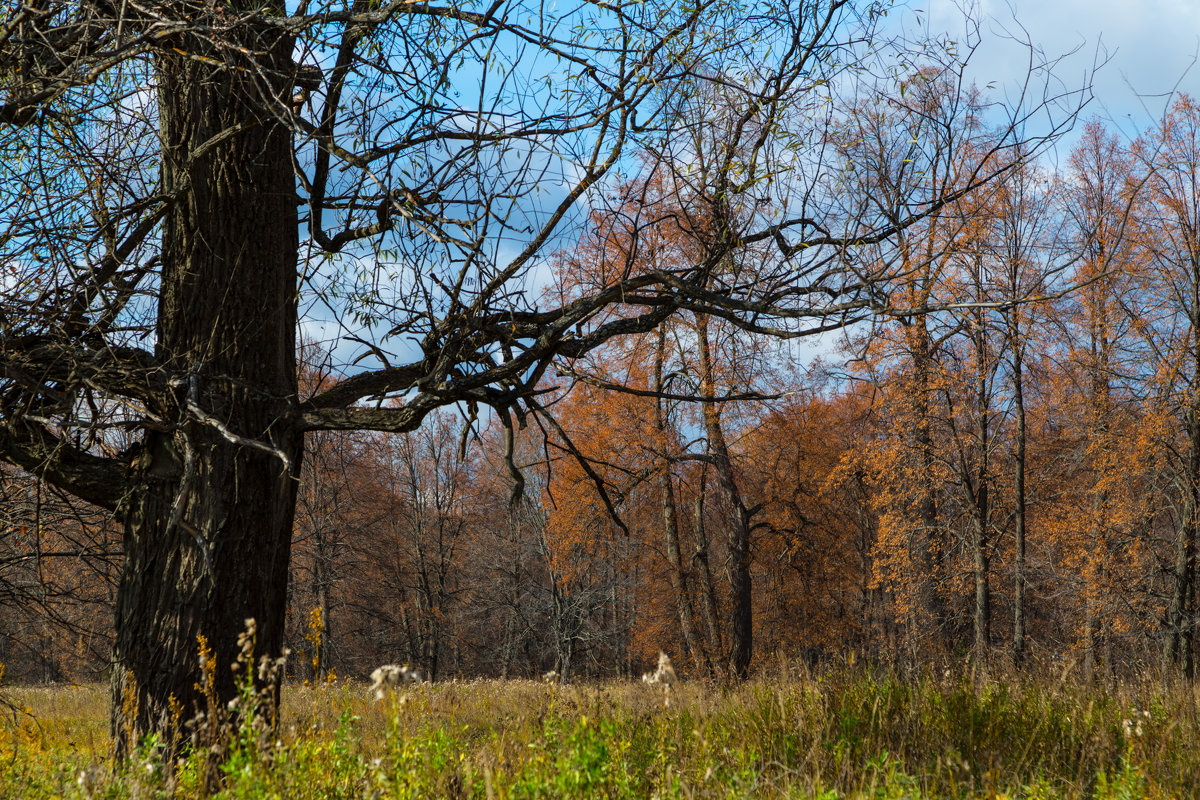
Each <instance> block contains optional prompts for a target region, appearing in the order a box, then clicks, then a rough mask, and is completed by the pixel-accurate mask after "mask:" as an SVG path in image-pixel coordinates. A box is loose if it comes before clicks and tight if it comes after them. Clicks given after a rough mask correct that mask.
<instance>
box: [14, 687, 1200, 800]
mask: <svg viewBox="0 0 1200 800" xmlns="http://www.w3.org/2000/svg"><path fill="white" fill-rule="evenodd" d="M0 700H2V701H3V703H4V709H5V721H4V724H3V726H2V728H0V759H2V762H0V797H5V798H58V797H66V798H159V797H162V798H166V797H182V798H193V797H205V796H217V797H222V798H322V800H324V799H325V798H412V799H413V800H417V798H479V799H480V800H500V799H502V798H514V799H515V798H547V800H549V799H550V798H740V797H745V798H821V799H822V800H826V799H828V800H832V798H880V799H881V800H882V799H885V798H923V797H929V798H1060V797H1061V798H1097V799H1098V800H1099V799H1102V798H1103V799H1107V798H1113V799H1114V800H1115V798H1131V799H1132V798H1171V797H1180V798H1183V797H1192V796H1197V795H1198V794H1200V790H1198V789H1197V787H1198V785H1200V725H1198V721H1200V720H1198V715H1197V709H1198V703H1197V693H1196V691H1195V690H1194V689H1193V688H1192V687H1187V686H1178V687H1167V688H1164V687H1163V685H1162V684H1161V683H1160V682H1158V681H1151V680H1146V681H1142V682H1139V681H1126V682H1120V683H1116V684H1109V685H1107V686H1101V685H1093V686H1087V685H1083V684H1081V683H1080V682H1078V681H1076V680H1073V679H1072V676H1071V675H1070V674H1067V675H1065V676H1063V675H1059V676H1056V677H1049V676H1042V677H1038V678H1032V677H1022V678H1015V677H1011V676H1009V677H1001V678H998V677H988V678H985V677H981V676H979V675H977V674H972V673H971V672H970V671H969V670H965V671H959V672H957V673H953V672H952V671H949V670H945V671H941V672H930V673H927V674H921V675H901V674H895V673H890V672H883V673H881V672H873V671H871V670H868V669H863V668H861V667H857V666H845V665H843V666H841V667H838V668H836V669H831V670H826V671H813V672H809V671H800V672H796V671H795V670H787V669H783V668H780V669H777V670H775V671H774V674H764V675H760V676H759V677H758V678H757V679H754V680H752V681H750V682H748V683H745V684H741V685H737V686H732V687H722V686H716V685H706V684H702V683H696V682H684V683H682V684H680V685H678V686H676V687H675V689H674V690H672V691H670V692H669V693H666V692H664V691H662V690H661V689H659V688H656V687H651V686H646V685H643V684H641V683H633V682H615V681H608V682H596V683H581V684H573V685H566V686H559V685H547V684H541V683H536V682H533V681H471V682H447V683H437V684H421V685H417V686H414V687H412V688H409V689H407V690H403V691H398V692H396V693H394V694H390V695H389V696H387V697H385V698H384V699H383V700H382V701H376V700H375V699H374V697H372V696H370V695H369V693H368V692H367V689H366V687H365V685H364V684H362V683H358V682H345V681H335V682H331V683H330V684H328V685H325V686H320V687H311V686H302V685H301V686H285V687H284V691H283V706H282V709H281V712H280V718H279V723H278V725H276V726H271V725H265V724H263V721H262V720H257V721H256V720H253V719H245V720H243V722H242V723H241V724H240V725H239V726H238V727H237V728H236V729H234V730H229V731H226V733H227V735H228V738H227V739H226V740H225V741H224V742H223V743H222V750H221V752H222V756H221V759H220V762H221V763H220V767H219V769H220V772H221V776H222V786H221V788H220V789H219V790H218V791H217V792H216V794H215V795H209V794H208V792H207V790H206V788H205V781H204V780H203V772H204V768H205V756H204V752H202V751H204V750H205V747H199V748H194V749H193V750H192V751H191V752H190V753H184V754H183V755H181V756H180V757H179V759H178V760H177V762H176V764H175V765H174V766H173V767H169V766H168V765H166V764H164V763H163V758H162V756H161V749H160V748H157V747H156V746H155V743H154V742H147V743H146V744H145V745H144V746H143V747H141V748H140V749H139V750H138V752H136V753H135V754H134V755H133V756H132V757H131V758H129V759H127V760H126V761H124V762H122V763H112V761H111V760H110V759H109V758H108V755H107V749H108V730H107V720H108V696H107V687H105V686H99V685H89V686H71V687H53V688H20V687H4V688H2V689H0Z"/></svg>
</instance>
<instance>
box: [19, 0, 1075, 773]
mask: <svg viewBox="0 0 1200 800" xmlns="http://www.w3.org/2000/svg"><path fill="white" fill-rule="evenodd" d="M884 10H885V8H884V6H881V5H880V4H878V3H870V4H868V3H856V2H851V0H796V2H793V3H788V4H785V5H784V6H782V7H779V8H776V9H773V11H772V13H771V14H769V15H762V14H758V13H755V12H753V11H752V10H751V9H749V8H746V7H743V6H740V5H738V4H731V3H728V2H724V0H720V1H718V0H711V1H706V2H702V3H700V4H694V5H678V4H674V3H664V2H651V3H643V2H630V3H619V4H616V5H614V4H607V3H605V4H593V3H586V2H585V3H581V4H579V5H578V6H576V7H574V8H572V9H570V10H568V11H561V10H560V11H556V12H555V13H554V14H553V15H551V14H549V13H548V12H547V11H546V10H545V9H543V8H541V7H540V6H537V5H536V4H532V5H530V4H525V3H522V2H519V0H514V1H513V2H505V0H498V1H497V2H495V3H491V4H490V5H487V7H484V6H482V5H481V6H479V7H478V8H473V7H472V8H468V7H465V6H462V5H455V4H451V5H445V6H436V5H429V4H419V3H418V4H413V3H410V2H407V0H395V2H384V3H370V2H365V1H361V0H356V2H353V3H340V2H305V3H300V4H299V5H298V6H293V5H291V4H285V3H283V2H281V0H236V1H235V2H230V3H200V2H172V3H151V4H149V5H146V4H134V5H129V4H115V5H114V4H106V3H83V4H79V3H67V2H47V3H42V4H36V5H28V6H26V5H21V6H14V7H11V8H6V9H5V11H4V12H3V16H0V75H2V76H3V80H2V86H3V88H2V89H0V91H2V93H3V99H2V100H0V124H2V125H3V127H2V128H0V152H3V154H4V158H3V162H2V163H3V166H0V186H3V187H4V188H3V194H2V196H0V208H2V209H3V211H2V212H0V265H2V269H3V270H4V273H5V281H6V286H8V287H9V289H8V291H7V292H6V296H5V299H4V303H3V308H2V322H0V324H2V325H3V327H4V337H3V340H2V344H0V376H2V378H0V380H2V385H0V420H2V424H0V457H3V458H4V459H5V460H6V461H8V462H10V463H12V464H15V465H17V466H20V467H21V468H23V469H26V470H28V471H31V472H33V473H35V474H36V475H37V476H39V477H40V478H42V479H43V480H45V481H47V482H49V483H51V484H54V485H56V486H58V487H60V488H62V489H63V490H64V491H67V492H70V493H73V494H75V495H77V496H78V497H80V498H82V499H84V500H87V501H89V502H92V503H94V504H96V505H98V506H100V507H102V508H106V509H108V510H110V511H112V512H113V513H115V514H116V515H117V517H118V518H119V520H120V521H121V524H122V525H123V526H124V542H123V550H124V569H123V573H122V578H121V582H120V588H119V593H118V600H117V615H116V651H115V653H116V654H115V661H114V669H113V677H114V682H113V691H114V694H115V697H117V698H121V697H127V698H129V699H130V700H129V702H126V703H121V702H117V703H114V704H113V731H114V734H115V739H116V743H117V749H118V750H119V751H123V750H125V749H127V748H128V747H129V746H130V745H131V744H132V743H133V742H131V741H129V738H128V737H130V736H133V737H135V738H136V737H138V736H140V735H142V734H144V733H147V732H152V731H156V732H161V733H163V734H164V736H165V739H166V740H167V741H168V742H171V741H174V739H175V735H176V733H177V732H176V731H174V730H172V725H173V723H172V719H173V718H176V717H173V715H172V713H171V707H172V705H173V704H176V703H178V704H182V706H183V707H184V708H185V709H188V708H191V707H192V706H194V705H195V704H196V703H197V702H198V700H199V697H198V695H197V690H196V689H195V685H196V674H197V666H198V661H197V659H198V656H197V643H198V639H199V637H204V639H205V640H206V641H207V642H208V643H209V645H210V646H211V647H212V648H213V651H214V654H215V658H216V659H217V660H218V661H219V662H221V663H223V664H227V663H229V662H231V661H232V660H233V659H234V656H235V651H236V641H235V638H236V633H237V630H238V629H240V628H241V627H242V626H243V624H244V620H245V619H247V618H253V619H255V620H256V621H257V643H256V647H257V649H258V652H259V653H261V654H264V655H269V656H276V655H278V654H279V653H280V650H281V647H282V642H283V637H284V628H285V603H286V591H287V583H288V578H287V569H288V563H289V556H290V547H291V539H292V534H293V520H294V510H295V498H296V488H297V484H296V478H297V475H298V471H299V469H300V465H301V463H302V460H303V450H304V446H303V437H304V434H305V433H306V432H309V431H317V430H352V429H370V430H381V431H389V432H397V433H402V432H408V431H412V430H415V429H417V428H418V427H420V425H421V422H422V420H423V419H424V418H425V417H427V416H428V415H429V414H430V413H431V412H433V411H434V410H436V409H438V408H443V407H446V406H448V405H452V404H455V403H463V404H466V405H467V406H469V407H480V406H490V407H492V408H494V409H496V413H497V414H498V415H499V416H501V417H503V418H506V419H507V418H509V417H510V416H511V415H512V414H514V413H515V412H517V411H521V410H524V409H523V406H522V404H523V403H525V400H526V398H529V397H531V396H533V395H534V394H535V393H536V392H537V391H538V387H539V385H540V382H541V379H542V377H543V376H544V375H546V374H547V370H549V369H550V367H551V365H552V363H553V362H554V361H555V360H557V359H562V358H565V359H571V358H576V357H579V356H581V355H584V354H586V353H587V352H589V351H590V350H593V349H595V348H596V347H599V346H601V345H602V344H604V343H605V342H607V341H609V340H610V339H612V338H614V337H617V336H620V335H626V334H631V333H639V332H648V331H650V330H652V329H653V328H654V327H655V326H657V325H658V324H660V323H661V322H663V321H664V320H666V319H667V318H668V317H670V316H671V315H672V314H673V313H675V312H676V311H677V310H679V309H681V308H688V309H690V310H692V311H694V312H699V313H708V314H711V315H713V316H717V317H720V318H722V319H725V320H727V321H728V322H729V323H730V324H735V325H740V326H743V327H744V328H746V329H748V330H752V331H757V332H764V333H766V332H778V333H781V334H786V335H793V334H795V333H796V330H795V328H796V323H794V322H793V321H797V320H812V319H814V318H818V319H823V320H824V319H843V318H845V316H846V314H847V313H848V312H850V311H853V310H856V309H857V310H859V311H860V312H861V313H864V314H865V313H869V311H870V310H871V309H875V308H878V307H879V306H880V305H881V299H880V295H879V293H878V292H876V291H874V287H875V285H876V282H875V278H876V276H875V275H865V276H864V275H863V274H862V273H861V272H860V271H859V270H858V268H857V264H858V262H857V260H856V259H855V258H852V257H851V253H852V251H853V250H854V249H855V248H857V247H859V246H860V245H861V244H862V243H864V242H882V241H886V240H889V239H891V238H892V237H894V236H895V235H896V234H897V233H898V232H899V231H901V230H903V229H905V228H906V227H908V226H910V225H912V224H913V223H914V222H916V221H917V220H920V219H922V218H924V217H926V216H928V215H929V214H931V213H933V212H934V211H936V209H938V208H940V207H941V205H942V204H943V203H944V202H945V201H946V200H947V199H948V196H947V194H946V187H945V186H927V187H925V191H923V192H922V193H921V195H920V197H919V198H915V199H914V202H912V203H911V204H910V205H909V206H907V207H906V208H905V209H904V210H903V213H902V214H900V215H899V216H895V215H892V216H887V215H882V214H880V213H877V211H875V210H873V209H870V208H867V207H863V208H857V209H847V208H845V207H843V206H841V205H840V204H839V193H838V192H837V191H834V190H833V187H836V179H835V176H834V175H833V174H832V172H831V170H830V169H828V168H827V165H826V162H825V160H824V153H823V148H822V146H821V141H822V135H823V131H824V130H825V128H826V126H827V125H828V123H829V114H830V113H832V112H831V111H829V109H831V108H833V107H834V104H832V103H830V102H829V99H830V94H831V93H833V92H835V91H836V92H840V91H844V90H847V89H848V87H849V88H852V87H853V86H855V85H858V82H859V81H861V80H863V79H864V76H871V75H873V74H874V75H877V76H878V77H879V80H880V81H881V82H885V83H886V81H887V77H886V76H887V74H888V72H887V68H886V64H881V63H880V62H879V60H878V59H879V58H880V57H881V56H880V54H882V53H885V52H887V53H890V52H896V51H904V50H906V49H910V48H908V47H907V46H906V45H905V44H904V43H902V42H898V43H896V47H888V48H885V47H883V42H882V41H880V40H879V37H878V36H877V33H876V27H875V26H876V23H877V20H878V18H879V16H880V14H881V13H882V11H884ZM913 49H915V48H913ZM706 85H716V86H718V87H720V91H721V92H722V93H724V95H725V99H724V104H723V106H722V108H723V112H722V115H721V119H722V121H723V124H724V123H731V125H729V124H725V128H724V129H725V130H726V131H728V132H729V133H730V134H731V136H729V137H727V138H726V139H725V141H724V143H723V144H722V145H721V148H719V149H718V151H717V157H715V158H714V159H712V161H711V167H710V168H709V169H708V170H707V171H706V173H705V175H704V176H703V181H702V184H701V185H699V186H697V187H696V188H697V189H698V191H696V192H693V195H694V196H695V197H698V198H703V200H704V202H706V203H708V204H709V205H710V206H711V208H712V209H715V213H713V214H711V215H710V217H711V218H712V219H713V220H714V221H715V222H714V224H713V226H712V228H711V230H712V235H711V236H709V237H708V247H707V250H706V254H705V258H704V259H703V260H702V261H700V262H699V263H691V264H688V265H687V266H686V267H685V268H683V269H680V270H674V271H670V272H659V273H647V274H639V275H632V276H629V277H627V278H625V277H622V278H621V279H620V280H617V281H615V282H614V283H612V284H611V285H608V286H605V287H604V288H603V289H601V290H598V291H595V292H589V293H587V294H584V295H581V296H579V297H577V298H574V299H572V300H571V301H570V302H568V303H565V304H563V305H555V304H552V303H545V302H543V301H542V300H541V299H540V298H539V297H538V296H537V294H536V293H535V292H533V291H530V285H531V284H530V281H531V280H532V278H533V277H534V276H535V275H536V274H537V270H538V269H539V268H540V267H541V266H542V264H541V261H540V256H541V254H542V253H543V250H544V249H546V248H547V246H548V245H549V246H553V245H552V244H551V243H553V242H556V241H557V240H556V238H555V237H556V236H558V235H559V234H561V233H563V231H564V230H565V229H566V228H567V227H569V225H570V224H571V223H572V222H573V221H575V220H576V219H578V218H577V217H576V216H575V215H574V214H573V209H574V208H575V207H576V204H577V203H578V202H579V201H581V200H583V199H585V198H586V199H588V200H589V201H592V202H595V203H597V204H602V203H603V196H604V191H603V190H604V189H605V188H607V187H609V186H610V185H611V183H610V182H609V181H608V178H609V177H610V175H611V174H612V173H613V172H614V170H617V169H620V168H622V167H623V166H624V165H626V164H628V163H629V160H628V158H627V155H628V153H630V152H632V151H633V150H641V151H642V152H647V153H652V154H657V157H658V158H659V159H660V160H661V159H663V158H665V157H666V154H667V153H668V152H669V148H667V147H666V146H665V145H666V144H671V143H679V142H683V141H686V139H687V136H686V135H685V133H686V131H685V128H686V126H688V125H697V124H701V125H702V124H704V120H703V119H700V120H696V119H694V118H689V117H688V116H687V115H685V114H681V113H678V112H679V111H680V110H681V105H680V102H679V101H680V99H681V98H687V97H694V96H698V94H702V93H698V89H699V88H700V87H704V86H706ZM1026 101H1028V102H1026ZM1047 101H1050V102H1053V101H1054V98H1052V97H1051V98H1047V97H1046V96H1045V95H1041V94H1039V96H1037V97H1032V98H1022V99H1021V100H1019V101H1018V103H1017V107H1016V108H1014V109H1011V110H1010V112H1009V113H1008V114H1007V118H1006V120H1002V121H998V122H997V125H999V126H1000V128H1001V130H1000V131H999V132H998V133H997V135H996V138H995V141H996V145H995V146H996V147H997V148H1001V149H1003V148H1007V147H1012V146H1015V145H1016V144H1017V143H1018V140H1020V139H1021V138H1023V134H1022V133H1021V131H1022V130H1023V129H1024V123H1025V122H1026V121H1027V120H1028V115H1029V114H1031V113H1033V111H1034V110H1036V109H1045V108H1048V106H1047V105H1046V102H1047ZM1068 101H1069V102H1068V103H1067V106H1068V107H1067V108H1066V109H1065V115H1064V116H1060V117H1057V118H1055V119H1052V120H1051V121H1050V123H1049V126H1048V128H1047V130H1046V133H1047V135H1054V134H1055V133H1056V132H1057V131H1058V130H1061V128H1060V124H1061V123H1062V122H1064V121H1066V120H1069V119H1070V116H1071V114H1072V112H1073V107H1074V106H1075V101H1074V99H1072V98H1068ZM997 113H998V114H999V113H1000V112H999V111H997ZM784 165H786V166H787V170H784V168H783V167H784ZM994 177H995V172H994V171H989V170H987V169H983V168H981V169H978V170H975V171H974V172H972V173H971V175H970V177H969V178H968V179H966V180H965V181H963V182H961V183H960V184H958V185H956V186H955V187H954V188H953V190H952V194H953V195H955V196H957V194H959V193H965V192H969V191H972V190H974V189H976V188H978V187H979V186H980V185H983V184H985V183H987V182H988V181H989V180H991V179H992V178H994ZM818 189H820V190H819V191H818ZM764 198H766V201H765V202H763V199H764ZM756 245H763V246H764V248H763V250H762V252H763V253H767V252H768V249H769V252H770V253H771V255H770V257H769V258H765V259H756V260H755V263H754V264H753V269H751V268H750V267H751V264H750V262H749V261H745V262H742V266H740V267H737V268H735V269H729V268H728V265H730V264H731V263H733V261H731V259H730V255H731V254H733V253H735V252H737V251H739V250H740V249H743V248H746V247H752V246H756ZM772 248H773V249H772ZM313 303H316V304H318V306H320V304H322V303H324V304H327V306H325V311H324V312H322V313H324V314H325V315H326V318H328V317H337V318H338V319H339V320H342V321H344V322H346V323H347V324H353V323H358V324H360V327H357V328H355V329H353V330H349V331H346V335H347V336H348V337H353V338H346V340H345V341H346V343H347V344H352V343H353V342H354V341H355V340H357V341H358V342H360V343H363V342H365V344H359V345H358V346H359V348H360V350H359V352H358V353H357V354H356V356H354V357H353V361H354V374H349V373H347V374H348V375H349V377H346V378H345V379H344V380H341V381H339V382H338V383H337V384H335V385H333V386H331V387H330V388H328V389H327V390H325V391H323V392H321V393H319V394H317V395H316V396H314V397H311V398H307V399H305V400H304V401H303V402H301V401H300V399H299V396H298V381H297V373H296V357H295V354H296V332H297V327H298V319H299V317H300V314H301V313H302V311H303V313H305V314H309V313H316V312H315V311H312V312H310V309H312V308H314V306H313ZM614 307H620V309H621V313H619V314H615V315H610V314H606V313H604V312H605V311H606V310H607V309H611V308H614ZM364 337H365V338H364ZM384 399H393V400H397V401H398V402H397V403H392V404H387V403H382V402H379V401H381V400H384ZM365 403H369V404H365ZM112 430H124V431H129V432H130V433H131V434H133V437H134V438H135V439H136V441H135V442H134V443H133V444H132V445H131V446H130V447H128V448H126V449H124V450H122V451H121V452H118V453H109V452H105V451H104V449H103V447H102V446H101V444H102V442H101V439H102V438H103V435H102V434H103V433H104V432H105V431H112ZM76 431H92V432H98V433H99V434H101V435H100V436H92V435H88V436H76V435H75V432H76ZM216 675H217V678H218V685H217V691H218V694H219V695H220V696H221V698H223V699H226V698H229V697H231V696H232V695H233V694H234V693H235V686H234V683H233V681H234V676H233V675H232V673H231V672H229V671H228V670H226V669H218V670H217V671H216ZM134 701H136V702H134ZM127 712H134V713H133V718H132V719H125V716H124V715H125V714H126V713H127Z"/></svg>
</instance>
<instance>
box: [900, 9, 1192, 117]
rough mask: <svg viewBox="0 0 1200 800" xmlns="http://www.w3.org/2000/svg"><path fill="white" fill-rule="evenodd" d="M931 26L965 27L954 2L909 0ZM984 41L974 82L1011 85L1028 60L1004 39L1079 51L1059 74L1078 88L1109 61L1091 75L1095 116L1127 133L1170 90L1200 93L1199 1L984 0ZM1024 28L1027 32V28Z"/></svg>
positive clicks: (1050, 51)
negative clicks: (1096, 64) (1091, 70)
mask: <svg viewBox="0 0 1200 800" xmlns="http://www.w3.org/2000/svg"><path fill="white" fill-rule="evenodd" d="M908 7H909V9H910V11H909V12H907V14H905V16H907V17H908V19H909V20H910V21H911V19H912V17H913V14H912V11H911V10H912V9H922V10H923V11H924V16H923V18H924V19H925V20H927V24H928V25H929V27H930V30H942V31H950V32H961V31H962V30H963V24H962V18H963V12H962V8H961V5H960V4H959V3H957V2H954V0H911V2H910V3H909V4H908ZM975 7H976V8H977V9H978V11H979V12H980V14H979V16H980V18H981V19H983V20H984V24H983V32H984V42H983V44H982V45H981V47H980V48H979V50H978V51H977V52H976V54H975V56H974V59H973V67H974V70H975V72H974V73H973V75H975V76H976V80H977V81H978V82H979V83H981V84H983V83H986V82H987V81H991V80H995V81H998V82H999V83H1000V84H1001V85H1012V83H1013V82H1015V81H1016V80H1017V79H1018V78H1019V77H1020V76H1021V75H1022V74H1023V72H1024V69H1023V68H1024V66H1025V63H1026V60H1025V58H1024V57H1023V56H1022V54H1021V52H1020V51H1019V49H1018V48H1017V47H1015V46H1014V45H1013V44H1012V43H1011V42H1008V43H1005V42H1004V41H1003V40H1002V36H997V35H995V34H1001V35H1002V34H1004V33H1005V32H1006V31H1007V32H1008V33H1009V34H1010V35H1014V36H1025V35H1027V36H1028V38H1029V40H1030V41H1031V42H1032V43H1033V44H1035V45H1039V46H1041V48H1042V49H1043V50H1044V52H1045V53H1046V54H1047V55H1048V56H1053V55H1059V54H1065V53H1069V52H1071V51H1073V50H1074V51H1076V52H1075V53H1074V54H1073V55H1070V56H1068V57H1067V58H1066V60H1065V61H1064V62H1063V65H1062V67H1061V68H1060V69H1059V70H1058V71H1057V72H1058V74H1059V75H1060V77H1061V79H1062V80H1063V82H1064V83H1065V84H1067V85H1068V86H1078V85H1080V84H1081V83H1082V82H1083V81H1084V79H1085V75H1086V73H1087V71H1088V69H1089V67H1090V65H1091V64H1092V62H1093V60H1096V61H1098V62H1099V61H1103V60H1104V59H1105V58H1107V59H1108V63H1107V64H1105V65H1104V66H1103V67H1101V68H1100V70H1099V71H1098V72H1097V73H1096V75H1095V77H1094V79H1093V87H1094V91H1095V100H1094V101H1093V102H1092V104H1091V105H1089V107H1088V109H1087V112H1085V113H1086V114H1087V115H1088V116H1091V115H1097V116H1100V117H1101V118H1103V119H1105V120H1106V121H1107V122H1108V123H1109V124H1110V126H1113V127H1118V128H1120V129H1121V130H1122V131H1123V132H1124V133H1125V134H1126V135H1127V136H1131V137H1132V136H1136V135H1137V134H1138V133H1140V132H1142V131H1144V130H1145V129H1146V128H1147V126H1148V124H1149V123H1150V122H1151V121H1152V120H1153V119H1155V118H1157V117H1160V116H1161V115H1162V112H1163V110H1164V108H1165V105H1166V103H1167V102H1169V100H1168V96H1169V94H1170V93H1171V92H1172V91H1182V92H1187V93H1189V94H1192V95H1200V64H1197V63H1196V60H1197V56H1198V54H1200V0H979V2H978V4H977V6H975ZM1022 29H1023V31H1022Z"/></svg>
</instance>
